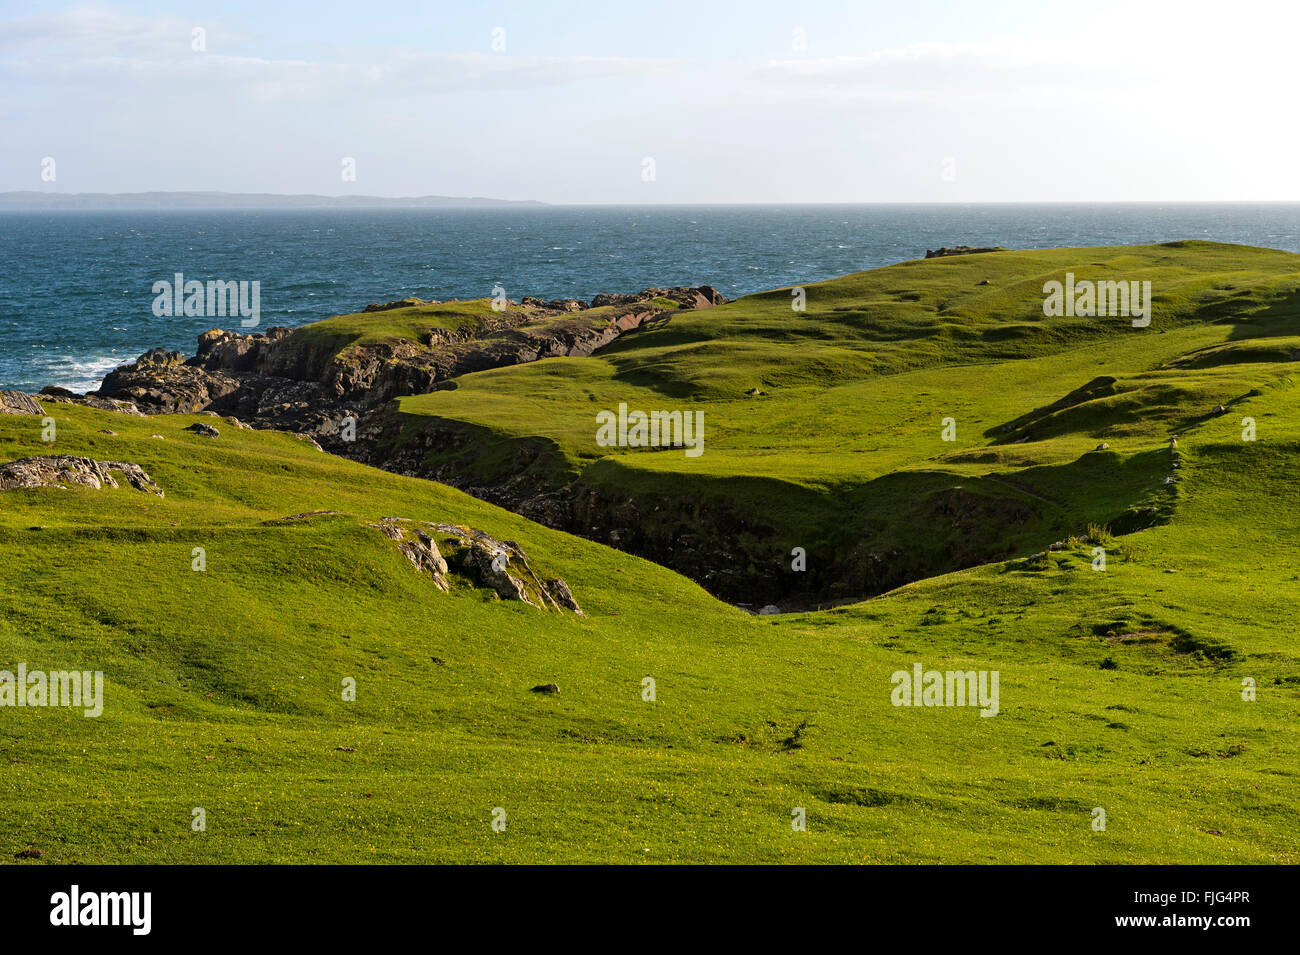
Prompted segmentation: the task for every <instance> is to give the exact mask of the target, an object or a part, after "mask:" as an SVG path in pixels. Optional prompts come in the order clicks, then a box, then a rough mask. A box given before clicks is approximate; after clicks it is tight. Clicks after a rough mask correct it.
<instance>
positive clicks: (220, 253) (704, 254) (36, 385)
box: [0, 203, 1300, 391]
mask: <svg viewBox="0 0 1300 955" xmlns="http://www.w3.org/2000/svg"><path fill="white" fill-rule="evenodd" d="M1173 239H1210V240H1216V241H1221V242H1238V243H1243V244H1247V245H1258V246H1269V247H1272V248H1278V249H1287V250H1289V251H1292V252H1300V203H1266V204H1246V203H1231V204H1180V205H1161V204H1122V205H1096V204H1089V205H1067V204H1052V205H1032V204H1007V205H854V206H835V205H822V206H619V207H613V206H548V207H524V208H508V207H503V208H489V209H446V210H429V209H395V210H394V209H386V210H359V209H351V210H325V209H322V210H294V211H278V210H277V211H269V210H268V211H249V210H239V211H234V210H231V211H219V210H204V211H152V210H150V211H139V212H130V211H112V212H107V211H105V212H71V211H58V212H48V211H46V212H5V213H0V387H3V388H16V389H20V390H24V391H36V390H39V389H40V388H42V387H44V386H45V385H62V386H63V387H66V388H71V389H74V390H76V391H85V390H91V389H94V388H95V387H97V385H98V382H99V380H100V378H101V377H102V376H103V375H104V374H105V373H106V372H107V371H109V370H110V369H112V368H114V367H115V366H117V365H119V364H122V363H124V362H127V361H131V360H133V359H134V358H135V357H136V356H137V355H139V354H140V353H142V352H144V351H146V350H148V349H149V348H154V347H164V348H170V349H177V350H180V351H184V352H186V353H187V354H189V353H192V352H193V351H194V347H195V339H196V338H197V336H198V335H199V333H200V332H203V331H205V330H206V329H208V328H212V327H214V326H224V327H227V328H236V329H238V327H239V319H238V318H225V319H214V318H197V317H196V318H185V317H176V318H158V317H155V315H154V313H153V301H154V294H153V291H152V288H153V283H154V282H155V281H159V280H168V281H171V280H172V277H173V275H174V274H175V273H177V272H180V273H183V274H184V276H185V278H186V279H187V280H188V279H198V280H200V281H204V282H207V281H208V280H212V279H218V280H222V281H248V282H252V281H258V282H260V283H261V324H260V326H259V327H260V328H261V329H265V328H267V327H270V326H272V325H302V324H306V323H308V322H313V321H317V320H319V319H322V318H326V317H328V316H330V315H337V314H342V313H346V312H353V311H357V310H359V309H360V308H362V307H363V306H364V305H366V304H367V303H369V302H379V301H389V300H392V299H397V298H403V297H406V296H412V295H414V296H419V297H420V298H435V299H449V298H479V297H483V296H488V295H491V294H492V287H493V285H495V284H497V283H500V285H501V286H502V287H503V288H504V289H505V290H506V294H507V295H508V296H509V297H510V298H514V299H519V298H522V297H524V296H525V295H536V296H539V297H542V298H560V297H565V298H569V297H572V298H582V299H589V298H591V296H593V295H595V294H596V293H598V292H634V291H638V290H640V289H642V288H646V287H648V286H652V285H657V286H672V285H713V286H715V287H716V288H718V289H719V290H720V291H721V292H723V294H725V295H727V296H729V297H735V296H738V295H743V294H746V293H749V292H756V291H760V290H763V289H769V288H778V287H781V286H785V285H791V284H798V283H805V282H815V281H818V280H821V279H827V278H831V277H833V276H836V275H843V274H845V273H848V272H855V271H859V270H861V269H869V268H875V267H877V266H881V265H887V264H889V263H892V262H898V261H902V260H904V259H914V258H920V257H921V256H923V255H924V254H925V251H926V249H934V248H938V247H940V246H943V245H948V246H952V245H1001V246H1005V247H1007V248H1012V249H1030V248H1052V247H1061V246H1083V245H1119V244H1129V243H1146V242H1164V241H1169V240H1173Z"/></svg>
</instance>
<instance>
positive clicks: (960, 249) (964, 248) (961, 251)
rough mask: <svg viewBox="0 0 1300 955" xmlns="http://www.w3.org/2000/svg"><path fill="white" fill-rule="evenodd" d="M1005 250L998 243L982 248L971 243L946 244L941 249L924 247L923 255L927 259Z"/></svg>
mask: <svg viewBox="0 0 1300 955" xmlns="http://www.w3.org/2000/svg"><path fill="white" fill-rule="evenodd" d="M1006 251H1007V250H1006V249H1004V248H1002V246H1000V245H990V246H987V247H984V248H975V247H974V246H971V245H954V246H953V247H952V248H951V249H950V248H948V247H947V246H944V247H943V248H942V249H934V250H933V251H931V250H930V249H926V250H925V257H926V258H927V259H941V258H943V257H944V256H946V255H974V254H975V253H977V252H1006ZM986 283H987V280H985V282H981V283H980V284H981V285H983V284H986Z"/></svg>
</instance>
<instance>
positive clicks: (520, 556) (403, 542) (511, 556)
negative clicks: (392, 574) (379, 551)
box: [369, 517, 586, 617]
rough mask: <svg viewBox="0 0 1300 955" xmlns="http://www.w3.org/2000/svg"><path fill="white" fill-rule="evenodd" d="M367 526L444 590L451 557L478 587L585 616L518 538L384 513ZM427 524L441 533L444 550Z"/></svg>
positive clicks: (569, 593) (562, 584) (560, 582)
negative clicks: (536, 568) (537, 567)
mask: <svg viewBox="0 0 1300 955" xmlns="http://www.w3.org/2000/svg"><path fill="white" fill-rule="evenodd" d="M369 526H370V527H373V528H375V529H377V530H378V531H379V532H380V533H382V534H383V535H384V536H385V537H387V538H388V539H389V540H392V541H395V542H396V543H397V545H398V547H400V548H401V550H402V553H404V554H405V555H406V557H407V559H408V560H410V561H411V563H413V564H414V565H415V566H416V567H417V568H418V569H420V570H421V571H423V572H425V573H428V574H429V576H431V577H432V578H433V580H434V582H435V583H436V584H437V585H438V586H439V587H440V588H441V589H442V590H450V589H451V588H450V586H449V584H448V580H447V574H448V572H449V560H450V566H454V567H455V568H456V569H457V570H458V571H459V572H460V573H462V574H464V575H465V576H467V577H469V578H471V579H472V580H474V581H476V582H477V583H478V584H479V585H480V586H483V587H489V588H491V589H492V590H493V592H495V593H496V595H497V596H498V597H500V598H501V599H502V600H517V601H519V602H521V603H526V604H528V605H530V606H533V607H538V608H540V609H549V610H569V611H572V612H573V613H575V614H577V615H578V616H580V617H585V616H586V614H585V613H583V612H582V608H581V607H580V606H578V601H577V600H576V599H574V596H573V592H572V591H570V590H569V585H568V584H566V583H565V582H564V581H563V580H560V579H559V578H558V577H557V578H552V579H551V580H550V581H545V582H544V581H543V580H542V579H541V578H540V577H538V576H537V574H536V573H534V572H533V569H532V567H531V566H530V565H529V563H528V557H527V555H525V554H524V552H523V550H521V549H520V547H519V545H518V544H516V543H515V542H514V541H500V540H497V539H496V538H494V537H492V536H491V535H489V534H485V533H484V532H483V531H479V530H474V529H473V528H471V527H464V526H461V525H459V524H441V523H427V522H421V521H413V520H411V519H410V518H406V517H384V518H381V519H380V520H378V521H376V522H375V523H373V524H370V525H369ZM423 528H428V529H429V530H432V531H434V532H436V533H438V534H440V535H442V538H443V548H442V549H440V548H439V546H438V543H437V542H436V541H435V540H434V539H433V537H432V536H431V535H430V534H429V533H427V532H426V531H425V530H424V529H423ZM444 549H445V551H446V555H447V556H444Z"/></svg>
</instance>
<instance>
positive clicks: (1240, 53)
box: [0, 0, 1300, 203]
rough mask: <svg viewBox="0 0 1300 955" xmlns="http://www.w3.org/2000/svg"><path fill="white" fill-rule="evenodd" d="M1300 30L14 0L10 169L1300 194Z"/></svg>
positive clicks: (270, 184) (838, 6)
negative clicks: (1299, 49) (1299, 62)
mask: <svg viewBox="0 0 1300 955" xmlns="http://www.w3.org/2000/svg"><path fill="white" fill-rule="evenodd" d="M196 31H201V32H196ZM1297 37H1300V2H1296V0H1281V2H1278V0H1272V2H1259V0H1233V2H1232V3H1228V4H1225V3H1223V2H1222V0H1218V2H1213V3H1211V2H1201V0H1179V2H1164V0H1123V2H1117V0H1095V2H1089V3H1086V4H1081V3H1078V2H1058V0H985V2H983V3H972V2H969V0H962V2H948V0H932V2H925V3H922V2H903V3H899V2H897V0H891V2H888V3H877V2H874V0H858V2H835V0H829V2H817V0H803V2H799V3H792V2H790V0H785V2H767V0H752V2H743V3H742V2H711V0H689V2H686V0H640V2H622V0H603V2H585V0H581V2H579V0H545V2H537V0H532V2H479V3H470V2H465V3H445V2H439V0H432V2H430V0H425V2H383V0H368V2H365V3H358V2H332V0H315V2H298V0H285V2H280V3H274V4H273V3H268V2H267V0H259V2H245V0H222V2H220V3H214V2H206V3H189V2H179V0H172V2H165V3H156V2H106V3H92V4H85V5H71V6H70V5H65V4H60V3H34V2H21V3H20V2H13V0H0V191H8V190H29V189H30V190H44V191H57V192H137V191H151V190H224V191H231V192H272V193H315V194H324V195H352V194H361V195H379V196H415V195H448V196H492V197H497V198H505V199H537V200H541V201H544V202H553V203H748V202H754V203H766V202H773V203H775V202H1016V201H1024V202H1030V201H1099V202H1105V201H1264V200H1284V201H1296V200H1300V115H1298V114H1297V109H1296V92H1297V88H1298V87H1300V84H1298V83H1297V67H1296V53H1295V47H1296V42H1297ZM349 160H350V162H349ZM349 173H354V175H352V176H351V177H349Z"/></svg>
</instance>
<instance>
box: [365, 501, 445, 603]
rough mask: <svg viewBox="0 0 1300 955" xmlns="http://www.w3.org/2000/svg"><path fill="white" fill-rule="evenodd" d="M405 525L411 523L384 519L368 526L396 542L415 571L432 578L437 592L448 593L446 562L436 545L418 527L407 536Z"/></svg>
mask: <svg viewBox="0 0 1300 955" xmlns="http://www.w3.org/2000/svg"><path fill="white" fill-rule="evenodd" d="M407 523H411V522H410V521H407V519H406V518H402V517H385V518H382V519H381V520H379V521H377V522H375V523H374V524H371V525H370V526H371V527H374V528H376V529H378V530H379V532H380V533H382V534H383V535H384V536H385V537H387V538H388V539H389V540H393V541H396V542H397V546H398V549H400V550H401V552H402V553H403V554H405V555H406V559H407V560H409V561H410V562H411V563H412V564H414V565H415V567H416V569H417V570H419V571H421V572H423V573H426V574H428V575H429V576H430V577H432V578H433V582H434V584H435V585H437V587H438V589H439V590H442V591H444V592H446V591H450V590H451V585H450V584H449V583H448V582H447V561H446V560H444V559H443V556H442V553H441V552H440V551H439V550H438V545H437V544H436V543H434V540H433V538H432V537H430V536H429V535H428V534H426V533H425V532H424V531H422V530H420V529H419V528H418V527H411V528H410V530H411V531H412V533H411V534H410V535H409V536H408V535H407V533H406V531H407V528H405V527H403V524H407Z"/></svg>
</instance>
